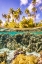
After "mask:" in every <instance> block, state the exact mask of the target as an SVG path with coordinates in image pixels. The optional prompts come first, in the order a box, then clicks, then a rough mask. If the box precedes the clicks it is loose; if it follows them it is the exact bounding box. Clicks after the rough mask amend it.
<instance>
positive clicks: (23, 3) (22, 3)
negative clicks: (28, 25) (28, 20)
mask: <svg viewBox="0 0 42 64" xmlns="http://www.w3.org/2000/svg"><path fill="white" fill-rule="evenodd" d="M27 3H28V0H20V5H26V4H27Z"/></svg>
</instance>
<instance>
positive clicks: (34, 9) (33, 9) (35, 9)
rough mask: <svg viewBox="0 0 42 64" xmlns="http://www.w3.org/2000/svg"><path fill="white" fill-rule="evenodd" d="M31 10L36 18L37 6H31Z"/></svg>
mask: <svg viewBox="0 0 42 64" xmlns="http://www.w3.org/2000/svg"><path fill="white" fill-rule="evenodd" d="M32 12H33V16H34V18H35V19H36V13H37V8H36V7H33V8H32Z"/></svg>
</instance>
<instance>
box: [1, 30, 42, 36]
mask: <svg viewBox="0 0 42 64" xmlns="http://www.w3.org/2000/svg"><path fill="white" fill-rule="evenodd" d="M23 33H26V32H25V31H24V32H16V31H12V32H7V31H6V32H0V34H9V35H12V36H13V35H16V34H23ZM30 33H31V34H35V35H38V34H42V31H41V32H36V31H35V32H30Z"/></svg>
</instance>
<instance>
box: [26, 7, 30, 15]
mask: <svg viewBox="0 0 42 64" xmlns="http://www.w3.org/2000/svg"><path fill="white" fill-rule="evenodd" d="M25 13H26V14H27V15H28V16H31V14H30V11H29V10H28V9H27V8H26V10H25Z"/></svg>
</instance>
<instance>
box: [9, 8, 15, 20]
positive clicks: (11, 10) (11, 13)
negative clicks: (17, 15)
mask: <svg viewBox="0 0 42 64" xmlns="http://www.w3.org/2000/svg"><path fill="white" fill-rule="evenodd" d="M9 14H10V16H11V17H12V20H13V19H14V9H13V8H10V10H9Z"/></svg>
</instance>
